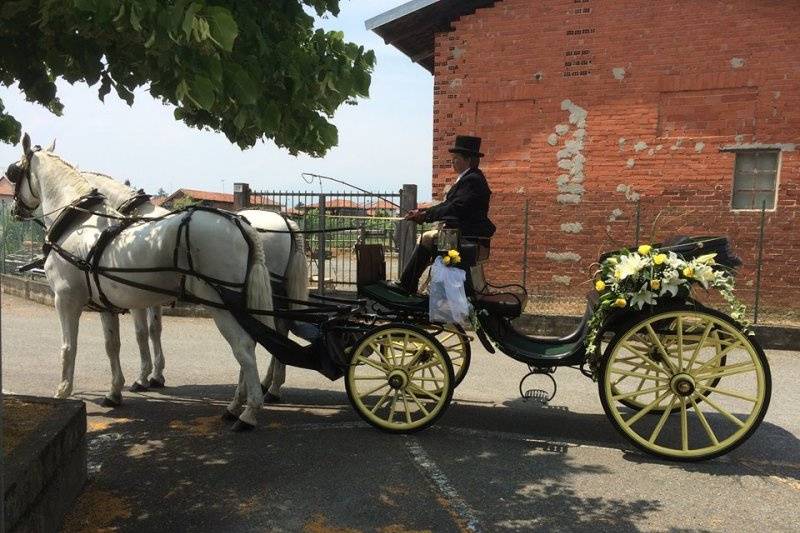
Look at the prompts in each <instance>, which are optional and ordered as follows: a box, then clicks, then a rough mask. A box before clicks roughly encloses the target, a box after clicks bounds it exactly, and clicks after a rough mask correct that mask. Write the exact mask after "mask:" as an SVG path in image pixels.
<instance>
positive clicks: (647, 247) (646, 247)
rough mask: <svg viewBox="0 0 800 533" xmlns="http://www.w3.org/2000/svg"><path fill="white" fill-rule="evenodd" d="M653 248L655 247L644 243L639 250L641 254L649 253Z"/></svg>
mask: <svg viewBox="0 0 800 533" xmlns="http://www.w3.org/2000/svg"><path fill="white" fill-rule="evenodd" d="M652 249H653V247H652V246H650V245H649V244H643V245H641V246H639V249H638V250H637V251H638V252H639V253H640V254H641V255H647V254H649V253H650V250H652Z"/></svg>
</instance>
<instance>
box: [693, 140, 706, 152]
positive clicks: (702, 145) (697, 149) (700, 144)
mask: <svg viewBox="0 0 800 533" xmlns="http://www.w3.org/2000/svg"><path fill="white" fill-rule="evenodd" d="M705 147H706V143H704V142H703V141H698V142H696V143H694V151H695V152H697V153H698V154H699V153H700V152H702V151H703V148H705Z"/></svg>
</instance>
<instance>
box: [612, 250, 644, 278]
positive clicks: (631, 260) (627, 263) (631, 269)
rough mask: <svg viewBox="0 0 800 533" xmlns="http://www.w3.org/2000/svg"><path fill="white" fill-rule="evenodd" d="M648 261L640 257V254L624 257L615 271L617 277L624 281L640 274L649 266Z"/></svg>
mask: <svg viewBox="0 0 800 533" xmlns="http://www.w3.org/2000/svg"><path fill="white" fill-rule="evenodd" d="M647 264H648V260H647V259H645V258H644V257H642V256H641V255H639V254H638V253H632V254H628V255H624V256H622V259H620V261H619V265H618V266H617V268H616V270H615V276H616V277H617V278H618V279H619V280H623V279H625V278H627V277H628V276H634V275H636V274H638V273H639V271H640V270H642V269H643V268H644V267H645V266H647Z"/></svg>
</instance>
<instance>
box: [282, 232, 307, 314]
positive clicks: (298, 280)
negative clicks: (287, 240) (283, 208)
mask: <svg viewBox="0 0 800 533" xmlns="http://www.w3.org/2000/svg"><path fill="white" fill-rule="evenodd" d="M286 224H287V226H289V230H290V231H292V234H291V237H292V239H294V243H293V246H292V253H291V255H290V257H289V263H288V265H287V267H286V296H287V297H289V298H290V299H292V300H305V299H306V298H308V264H307V263H306V253H305V239H304V238H303V234H302V233H299V231H300V226H298V225H297V222H295V221H294V220H287V221H286ZM293 307H295V308H296V307H297V306H296V305H295V304H293Z"/></svg>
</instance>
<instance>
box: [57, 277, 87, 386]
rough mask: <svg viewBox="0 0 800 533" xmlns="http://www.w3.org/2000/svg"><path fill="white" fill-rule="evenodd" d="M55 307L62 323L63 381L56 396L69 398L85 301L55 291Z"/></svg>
mask: <svg viewBox="0 0 800 533" xmlns="http://www.w3.org/2000/svg"><path fill="white" fill-rule="evenodd" d="M54 300H55V307H56V311H58V320H59V322H60V323H61V383H59V385H58V388H57V389H56V393H55V397H56V398H67V397H69V395H70V394H72V386H73V384H74V378H75V356H76V355H77V351H78V324H79V322H80V318H81V312H82V311H83V302H80V301H79V299H78V298H75V297H74V296H73V295H70V294H62V293H59V292H56V293H55V298H54Z"/></svg>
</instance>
